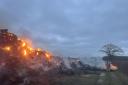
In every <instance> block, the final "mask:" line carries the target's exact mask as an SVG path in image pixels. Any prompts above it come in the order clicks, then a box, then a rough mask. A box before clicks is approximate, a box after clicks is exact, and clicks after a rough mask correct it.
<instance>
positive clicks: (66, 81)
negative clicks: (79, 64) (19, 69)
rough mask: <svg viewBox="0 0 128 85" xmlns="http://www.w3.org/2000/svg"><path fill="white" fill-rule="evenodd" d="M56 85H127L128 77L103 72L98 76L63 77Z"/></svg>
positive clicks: (118, 73)
mask: <svg viewBox="0 0 128 85" xmlns="http://www.w3.org/2000/svg"><path fill="white" fill-rule="evenodd" d="M57 83H58V84H57V85H128V77H127V76H126V75H124V74H123V73H121V72H119V71H117V72H103V73H101V74H100V75H95V74H89V75H81V76H78V75H76V76H70V77H69V76H65V77H61V78H59V79H58V80H57Z"/></svg>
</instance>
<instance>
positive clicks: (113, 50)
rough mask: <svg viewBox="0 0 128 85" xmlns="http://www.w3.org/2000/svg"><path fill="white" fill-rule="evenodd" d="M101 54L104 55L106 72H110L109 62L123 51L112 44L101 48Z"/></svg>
mask: <svg viewBox="0 0 128 85" xmlns="http://www.w3.org/2000/svg"><path fill="white" fill-rule="evenodd" d="M101 52H103V53H105V55H106V65H107V70H108V71H110V64H111V60H112V59H113V57H114V56H118V55H120V54H121V53H123V50H122V49H121V48H120V47H118V46H116V45H114V44H106V45H104V46H103V47H102V49H101Z"/></svg>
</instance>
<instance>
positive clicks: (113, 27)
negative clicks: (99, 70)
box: [0, 0, 128, 57]
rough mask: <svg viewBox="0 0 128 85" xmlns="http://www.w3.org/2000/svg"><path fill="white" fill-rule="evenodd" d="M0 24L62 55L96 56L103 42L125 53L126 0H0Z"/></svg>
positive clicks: (127, 46)
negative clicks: (121, 49)
mask: <svg viewBox="0 0 128 85" xmlns="http://www.w3.org/2000/svg"><path fill="white" fill-rule="evenodd" d="M0 25H1V26H6V27H8V28H9V29H10V31H11V32H15V33H16V34H18V35H22V36H27V37H29V38H31V39H32V41H33V42H34V46H36V47H42V48H44V49H48V50H50V51H51V52H53V53H54V54H56V55H63V56H79V57H82V56H97V55H100V52H99V50H100V48H101V47H102V46H103V45H104V44H106V43H114V44H116V45H118V46H120V47H122V48H123V49H124V50H125V52H126V53H127V52H128V0H0Z"/></svg>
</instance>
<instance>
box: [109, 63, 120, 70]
mask: <svg viewBox="0 0 128 85" xmlns="http://www.w3.org/2000/svg"><path fill="white" fill-rule="evenodd" d="M110 68H111V70H113V71H116V70H118V67H117V66H116V65H113V64H110Z"/></svg>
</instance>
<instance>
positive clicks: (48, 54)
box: [45, 52, 52, 61]
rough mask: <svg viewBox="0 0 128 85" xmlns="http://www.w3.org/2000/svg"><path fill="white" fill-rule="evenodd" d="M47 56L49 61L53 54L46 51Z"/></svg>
mask: <svg viewBox="0 0 128 85" xmlns="http://www.w3.org/2000/svg"><path fill="white" fill-rule="evenodd" d="M45 56H46V58H47V60H48V61H50V60H51V57H52V55H51V54H50V53H49V52H45Z"/></svg>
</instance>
